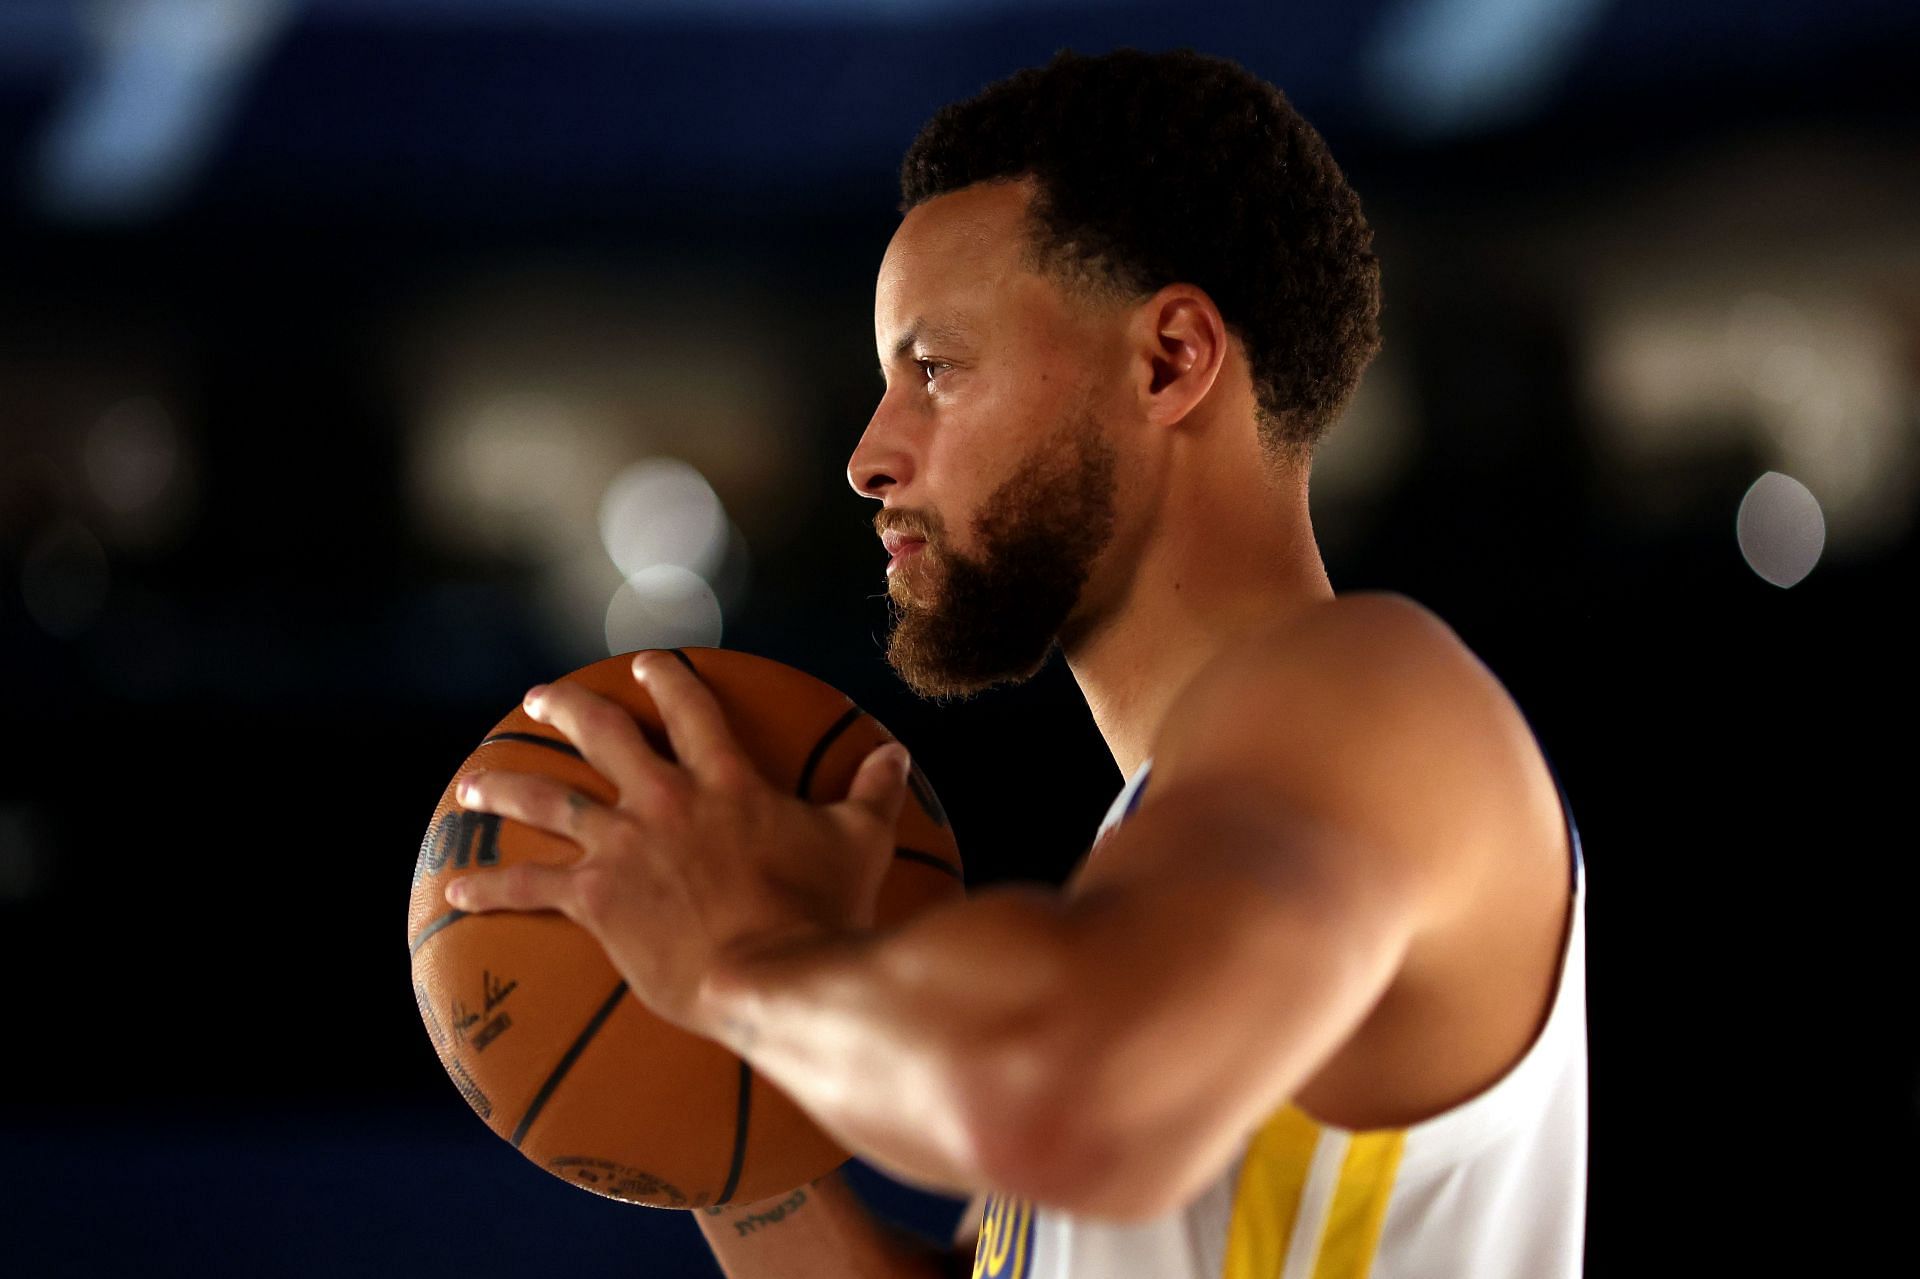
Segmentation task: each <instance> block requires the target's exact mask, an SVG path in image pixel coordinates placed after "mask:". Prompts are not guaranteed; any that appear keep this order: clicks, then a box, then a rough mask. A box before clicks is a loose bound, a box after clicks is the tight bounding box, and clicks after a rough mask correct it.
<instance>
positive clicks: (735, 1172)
mask: <svg viewBox="0 0 1920 1279" xmlns="http://www.w3.org/2000/svg"><path fill="white" fill-rule="evenodd" d="M752 1110H753V1067H752V1066H749V1065H748V1064H747V1063H746V1060H745V1059H744V1058H742V1059H741V1062H740V1100H739V1102H738V1104H736V1106H735V1107H734V1114H733V1163H732V1164H731V1165H730V1166H729V1167H728V1168H727V1184H726V1185H725V1186H723V1187H721V1189H720V1202H721V1203H726V1202H727V1201H728V1200H729V1199H731V1198H733V1192H734V1191H735V1190H736V1189H738V1188H739V1185H740V1170H741V1169H742V1168H745V1167H746V1166H747V1120H748V1119H749V1118H750V1117H751V1112H752Z"/></svg>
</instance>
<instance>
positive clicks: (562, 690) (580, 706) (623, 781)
mask: <svg viewBox="0 0 1920 1279" xmlns="http://www.w3.org/2000/svg"><path fill="white" fill-rule="evenodd" d="M523 704H524V705H525V707H526V711H527V714H529V715H531V716H532V717H533V718H534V719H536V720H538V721H539V722H540V723H542V724H551V725H553V726H554V727H555V728H557V729H559V730H560V732H561V734H562V735H564V736H565V737H566V739H567V740H568V741H570V742H572V743H573V744H574V745H575V746H576V747H578V748H579V750H580V755H581V758H583V759H585V760H586V761H587V763H589V764H591V765H593V768H594V771H595V772H597V773H599V774H600V775H601V776H602V777H604V778H606V779H607V780H608V781H610V782H612V783H613V784H614V787H615V789H616V790H618V791H619V792H620V795H621V796H622V797H623V798H625V797H626V796H628V795H630V794H635V793H644V792H645V790H646V789H647V788H648V787H650V786H655V785H659V784H660V783H661V782H662V781H664V780H665V777H666V774H667V771H668V770H669V769H671V768H672V767H673V766H672V765H671V764H669V763H668V762H667V761H666V760H664V759H662V758H660V755H659V752H657V751H655V750H654V749H653V747H652V746H650V745H648V744H647V739H646V737H645V736H644V735H642V733H641V732H640V725H639V724H638V723H637V722H636V721H635V720H634V718H633V715H632V714H631V713H630V712H629V711H628V710H627V709H626V708H625V707H624V706H621V705H620V704H619V703H617V702H614V701H613V700H611V699H610V698H605V697H602V696H600V694H598V693H596V692H594V691H593V690H592V689H590V688H586V687H585V686H583V685H580V684H576V683H574V682H572V681H571V680H558V681H555V682H554V683H552V684H543V685H540V686H539V687H537V688H533V689H530V690H528V692H527V697H526V701H525V702H524V703H523Z"/></svg>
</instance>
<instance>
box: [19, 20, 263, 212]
mask: <svg viewBox="0 0 1920 1279" xmlns="http://www.w3.org/2000/svg"><path fill="white" fill-rule="evenodd" d="M294 11H295V5H294V4H293V3H292V0H106V2H104V3H100V4H96V5H94V6H92V16H93V18H94V21H93V22H92V23H91V24H90V28H91V34H92V35H93V44H94V54H95V61H94V63H93V65H92V66H90V67H88V68H87V69H86V70H85V71H83V72H82V73H81V74H80V75H79V76H78V77H76V79H75V82H74V84H73V86H72V87H71V89H70V90H69V92H68V95H67V98H66V101H65V102H64V103H62V104H61V105H60V106H59V107H58V108H57V109H56V110H55V112H54V114H53V119H52V122H51V124H50V125H49V126H48V130H47V133H46V135H45V137H44V139H43V142H42V148H41V153H40V156H39V173H38V195H39V200H40V203H41V205H42V207H43V208H45V209H46V210H47V211H49V212H51V213H53V214H55V215H57V216H65V217H73V218H85V219H128V218H139V217H147V216H152V215H154V214H157V213H159V212H161V211H162V210H163V209H164V208H165V206H166V205H167V204H168V203H169V202H171V201H172V200H173V199H174V198H175V197H177V196H178V195H179V194H180V192H181V191H182V190H184V189H185V187H186V186H187V184H188V182H189V181H190V180H191V179H192V177H193V174H194V171H195V170H196V169H197V168H199V166H200V165H201V164H202V163H203V162H204V161H205V160H206V158H207V157H208V156H209V155H210V154H211V153H212V152H213V150H214V149H215V147H216V146H217V144H218V142H219V135H220V131H221V129H222V128H223V127H224V125H225V123H226V120H227V117H228V116H229V114H230V113H231V110H232V108H233V105H234V103H235V102H236V101H237V100H238V98H239V95H240V92H241V90H242V89H243V88H244V87H245V81H246V79H247V76H248V74H249V73H250V72H251V71H252V70H253V68H254V67H255V66H256V65H257V64H258V63H259V61H260V60H261V59H262V58H263V57H264V56H265V55H266V53H267V51H268V50H269V49H270V47H271V46H272V43H273V41H274V39H275V38H276V37H278V36H279V35H280V34H281V33H282V32H284V31H285V30H286V29H287V28H288V26H289V25H290V22H291V19H292V18H293V16H294Z"/></svg>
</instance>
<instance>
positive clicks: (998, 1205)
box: [973, 760, 1587, 1279]
mask: <svg viewBox="0 0 1920 1279" xmlns="http://www.w3.org/2000/svg"><path fill="white" fill-rule="evenodd" d="M1152 762H1153V761H1152V760H1147V761H1146V762H1145V763H1142V764H1141V765H1140V768H1139V770H1138V771H1136V772H1135V773H1134V775H1133V776H1132V777H1131V778H1130V779H1128V781H1127V784H1126V786H1125V788H1124V789H1122V790H1121V792H1120V795H1119V798H1117V799H1115V800H1114V802H1113V807H1112V808H1110V809H1109V810H1108V811H1107V816H1106V820H1105V821H1103V822H1101V824H1100V831H1099V835H1098V836H1096V837H1095V849H1096V852H1095V854H1094V855H1097V850H1098V845H1099V838H1100V837H1103V836H1105V835H1106V833H1107V832H1108V831H1109V830H1111V829H1113V828H1114V827H1115V826H1118V825H1119V824H1120V823H1121V822H1122V821H1124V820H1125V819H1126V817H1127V815H1128V814H1129V813H1131V812H1132V811H1133V808H1134V806H1135V805H1136V804H1138V803H1139V801H1140V796H1141V794H1142V793H1143V792H1144V791H1145V789H1146V783H1147V774H1148V770H1149V768H1150V766H1151V765H1152ZM1549 769H1551V765H1549ZM1554 784H1555V786H1556V788H1558V787H1559V778H1558V777H1557V776H1556V777H1555V778H1554ZM1560 803H1561V809H1562V811H1563V813H1564V814H1565V816H1566V824H1567V834H1568V840H1569V843H1570V845H1571V848H1572V866H1571V868H1570V876H1569V879H1570V883H1571V891H1572V894H1573V917H1572V921H1571V924H1570V926H1569V927H1568V929H1567V936H1566V941H1565V948H1564V950H1563V952H1562V955H1561V963H1560V980H1559V985H1558V989H1557V992H1556V994H1555V995H1554V1000H1553V1009H1552V1011H1551V1012H1550V1013H1549V1014H1548V1017H1547V1024H1546V1027H1545V1029H1544V1030H1542V1031H1541V1032H1540V1034H1539V1036H1538V1037H1537V1038H1536V1039H1535V1040H1534V1043H1533V1046H1532V1047H1531V1048H1529V1049H1528V1050H1527V1052H1526V1055H1525V1056H1524V1057H1522V1058H1521V1060H1520V1062H1519V1063H1518V1064H1517V1065H1515V1066H1514V1067H1513V1068H1512V1069H1511V1070H1509V1071H1508V1072H1507V1074H1506V1075H1504V1076H1503V1077H1502V1078H1501V1079H1500V1081H1499V1082H1498V1083H1496V1084H1494V1085H1493V1086H1492V1087H1491V1088H1488V1089H1487V1090H1486V1091H1484V1092H1482V1093H1480V1094H1479V1095H1478V1096H1475V1097H1473V1098H1470V1099H1469V1100H1467V1101H1464V1102H1462V1103H1461V1104H1460V1105H1458V1106H1455V1107H1454V1108H1453V1109H1451V1110H1448V1111H1445V1112H1444V1113H1442V1114H1439V1115H1436V1116H1434V1117H1433V1118H1431V1119H1427V1120H1424V1121H1422V1122H1420V1123H1417V1124H1414V1125H1413V1126H1411V1127H1409V1128H1389V1129H1376V1130H1370V1131H1365V1132H1354V1131H1350V1130H1348V1129H1345V1128H1336V1127H1334V1126H1332V1125H1331V1124H1322V1123H1317V1122H1315V1121H1314V1120H1312V1119H1309V1118H1308V1117H1307V1116H1306V1115H1305V1114H1304V1113H1303V1112H1301V1111H1300V1110H1299V1109H1298V1108H1297V1107H1295V1106H1292V1105H1285V1106H1282V1107H1280V1108H1279V1109H1278V1110H1276V1111H1274V1113H1273V1114H1272V1115H1270V1116H1269V1117H1268V1118H1267V1120H1266V1121H1265V1122H1264V1123H1263V1124H1262V1125H1261V1126H1260V1127H1259V1128H1258V1129H1257V1130H1255V1131H1254V1132H1253V1133H1252V1134H1251V1136H1249V1137H1248V1138H1247V1140H1246V1141H1245V1142H1243V1143H1242V1145H1241V1147H1240V1149H1239V1151H1238V1152H1237V1153H1236V1154H1235V1156H1234V1158H1233V1161H1232V1162H1231V1163H1230V1164H1228V1165H1227V1167H1226V1168H1224V1169H1223V1170H1222V1171H1221V1173H1220V1175H1219V1176H1218V1177H1216V1178H1215V1179H1214V1180H1213V1182H1212V1183H1210V1184H1209V1185H1208V1186H1207V1188H1206V1189H1205V1190H1204V1191H1203V1192H1201V1194H1200V1196H1199V1197H1198V1198H1197V1199H1195V1200H1194V1201H1193V1202H1191V1203H1189V1204H1188V1205H1186V1206H1185V1207H1184V1208H1180V1209H1178V1210H1176V1211H1173V1212H1169V1213H1167V1214H1166V1215H1165V1216H1162V1217H1158V1218H1155V1219H1153V1220H1151V1221H1145V1222H1138V1223H1132V1224H1114V1223H1110V1222H1104V1221H1099V1220H1095V1219H1089V1218H1082V1217H1075V1216H1073V1215H1071V1214H1069V1213H1065V1212H1058V1211H1055V1210H1054V1209H1051V1208H1045V1207H1041V1206H1038V1205H1034V1204H1031V1203H1028V1202H1025V1201H1022V1200H1013V1199H1008V1198H1006V1197H1004V1196H1000V1195H993V1196H990V1197H989V1198H988V1200H987V1204H986V1213H985V1217H984V1219H983V1221H982V1224H981V1229H980V1241H979V1244H978V1246H977V1249H976V1252H975V1254H974V1263H973V1273H974V1275H975V1279H1362V1276H1367V1277H1370V1279H1414V1277H1415V1276H1418V1277H1419V1279H1456V1277H1457V1279H1467V1277H1468V1276H1471V1279H1560V1277H1561V1276H1577V1275H1578V1274H1579V1273H1580V1269H1581V1248H1582V1244H1583V1240H1584V1236H1585V1230H1586V1189H1587V996H1586V921H1585V914H1586V912H1585V901H1586V867H1585V862H1584V859H1583V857H1582V856H1581V852H1580V835H1579V831H1578V830H1577V829H1576V828H1575V827H1574V824H1573V813H1572V811H1571V809H1570V808H1568V806H1567V798H1566V791H1565V790H1564V789H1561V790H1560Z"/></svg>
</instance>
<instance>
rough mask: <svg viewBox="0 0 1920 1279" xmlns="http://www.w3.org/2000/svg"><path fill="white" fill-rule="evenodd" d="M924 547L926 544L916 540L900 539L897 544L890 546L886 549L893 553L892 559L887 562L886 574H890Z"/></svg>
mask: <svg viewBox="0 0 1920 1279" xmlns="http://www.w3.org/2000/svg"><path fill="white" fill-rule="evenodd" d="M925 545H926V543H925V542H923V541H921V540H919V539H918V538H902V539H901V540H900V541H899V542H898V543H895V544H892V545H890V546H889V548H888V549H890V550H892V551H893V558H891V559H889V560H888V561H887V572H888V573H892V572H893V570H894V569H896V568H898V567H900V565H902V564H904V563H905V562H906V561H907V560H908V559H909V558H910V557H911V556H912V555H913V554H914V553H915V552H917V551H919V550H920V548H922V547H924V546H925Z"/></svg>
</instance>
